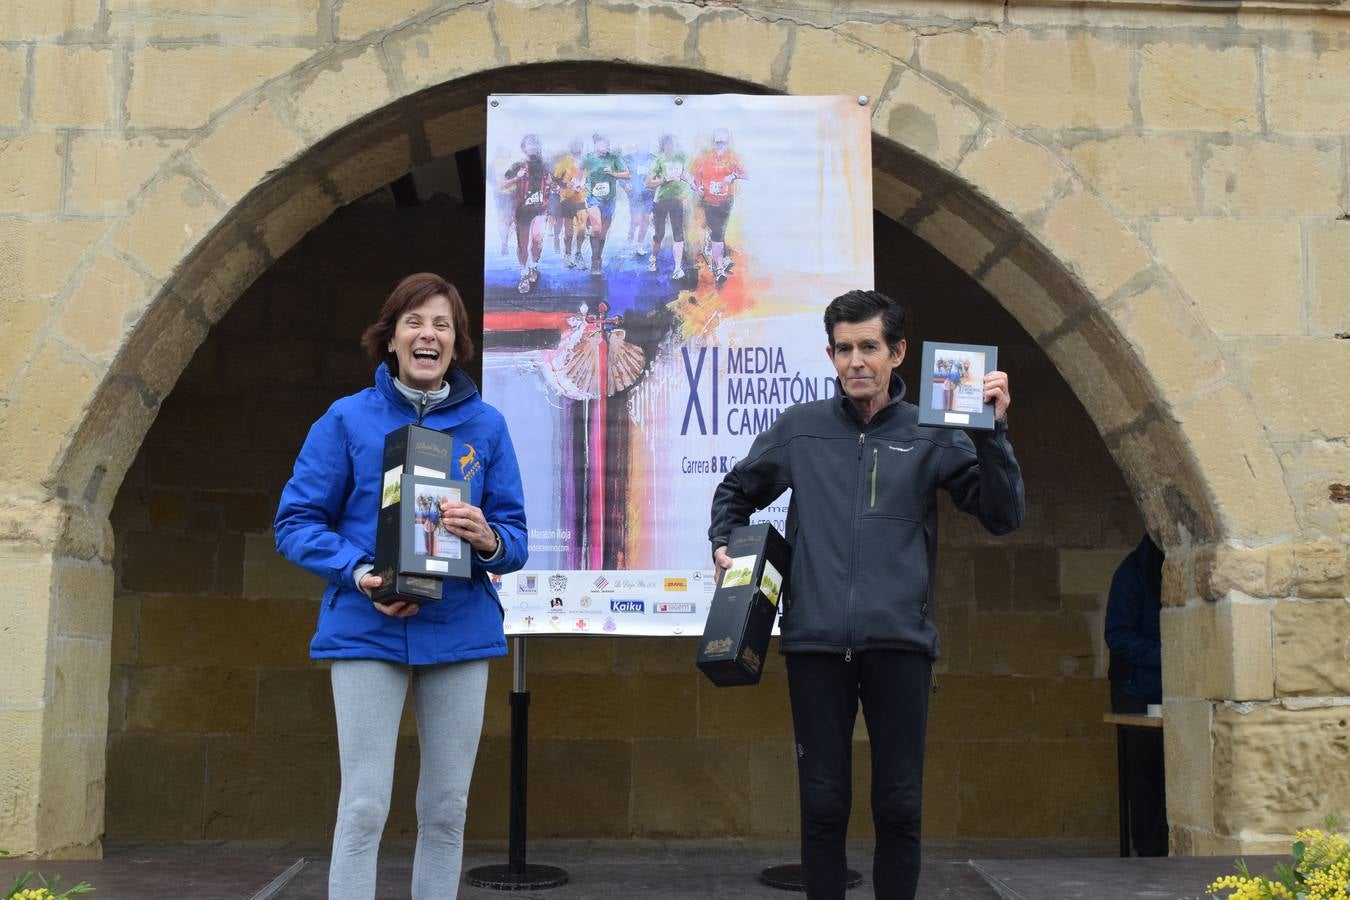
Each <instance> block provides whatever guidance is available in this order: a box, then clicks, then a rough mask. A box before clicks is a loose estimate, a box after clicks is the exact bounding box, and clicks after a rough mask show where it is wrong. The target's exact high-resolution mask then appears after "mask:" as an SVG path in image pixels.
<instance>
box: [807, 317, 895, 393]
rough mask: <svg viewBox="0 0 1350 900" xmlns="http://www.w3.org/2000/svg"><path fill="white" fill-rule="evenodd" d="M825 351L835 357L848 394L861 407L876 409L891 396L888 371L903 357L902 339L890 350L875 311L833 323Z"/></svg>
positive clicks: (833, 358)
mask: <svg viewBox="0 0 1350 900" xmlns="http://www.w3.org/2000/svg"><path fill="white" fill-rule="evenodd" d="M825 352H826V353H828V354H829V355H830V359H831V360H833V361H834V368H835V370H836V371H837V372H838V373H839V382H840V384H842V385H843V386H844V393H845V394H846V395H847V396H848V398H849V399H850V400H852V401H853V402H854V403H855V404H857V405H858V407H859V408H860V409H864V410H868V411H871V412H875V411H876V410H877V409H880V408H881V407H882V406H884V405H885V404H886V401H887V400H888V399H889V398H890V385H891V371H892V370H893V369H894V368H895V367H896V366H898V365H900V362H901V360H903V359H904V358H905V342H904V341H903V340H902V341H901V342H900V343H899V345H898V347H897V349H896V350H895V351H894V352H892V351H891V349H890V348H889V347H887V346H886V336H885V335H884V334H883V333H882V329H881V316H879V315H878V316H876V317H874V318H871V319H868V320H866V321H865V322H840V323H838V324H837V325H835V326H834V342H833V343H832V344H830V346H828V347H826V348H825Z"/></svg>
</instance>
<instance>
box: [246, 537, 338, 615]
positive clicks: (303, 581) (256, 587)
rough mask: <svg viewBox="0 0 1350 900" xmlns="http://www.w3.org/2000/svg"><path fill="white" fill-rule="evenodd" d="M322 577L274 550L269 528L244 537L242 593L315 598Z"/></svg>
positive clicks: (257, 595)
mask: <svg viewBox="0 0 1350 900" xmlns="http://www.w3.org/2000/svg"><path fill="white" fill-rule="evenodd" d="M323 590H324V580H323V579H322V578H320V577H318V576H317V575H313V574H311V573H310V572H307V571H305V570H304V569H302V568H300V567H299V566H297V565H295V564H294V563H291V562H288V561H287V560H285V559H283V558H282V557H281V555H280V554H279V553H277V549H276V544H275V540H274V538H273V537H272V533H271V531H268V532H267V533H266V534H249V535H245V536H244V594H245V595H246V596H249V597H297V598H310V599H313V598H316V597H318V596H319V595H320V594H322V593H323Z"/></svg>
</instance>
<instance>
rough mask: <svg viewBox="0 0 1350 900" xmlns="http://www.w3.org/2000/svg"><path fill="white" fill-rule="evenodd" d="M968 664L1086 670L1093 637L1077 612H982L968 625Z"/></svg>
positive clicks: (1008, 669)
mask: <svg viewBox="0 0 1350 900" xmlns="http://www.w3.org/2000/svg"><path fill="white" fill-rule="evenodd" d="M970 641H971V647H970V655H971V668H972V670H973V671H974V672H977V673H987V674H993V675H1049V676H1055V675H1073V674H1075V673H1091V672H1092V668H1093V657H1094V650H1093V641H1092V634H1091V632H1090V630H1089V622H1088V619H1087V617H1086V616H1084V615H1082V614H1081V613H1067V612H1050V613H1044V612H1042V613H1029V612H987V613H981V614H980V615H978V616H976V617H975V618H974V620H973V621H972V622H971V627H970Z"/></svg>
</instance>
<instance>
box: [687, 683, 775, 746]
mask: <svg viewBox="0 0 1350 900" xmlns="http://www.w3.org/2000/svg"><path fill="white" fill-rule="evenodd" d="M697 683H698V734H699V736H700V737H716V738H727V739H744V740H754V739H756V738H761V737H768V738H782V739H784V740H787V739H790V738H791V737H792V714H791V712H790V710H789V709H788V699H787V697H788V695H787V675H786V674H785V673H777V672H774V673H769V672H766V673H765V674H764V676H763V678H762V680H761V682H760V685H759V687H758V688H756V689H755V690H754V691H731V690H727V689H725V688H719V687H717V686H716V685H714V684H713V683H712V682H711V681H709V680H708V679H707V678H705V677H704V676H703V675H702V674H700V675H699V676H698V682H697Z"/></svg>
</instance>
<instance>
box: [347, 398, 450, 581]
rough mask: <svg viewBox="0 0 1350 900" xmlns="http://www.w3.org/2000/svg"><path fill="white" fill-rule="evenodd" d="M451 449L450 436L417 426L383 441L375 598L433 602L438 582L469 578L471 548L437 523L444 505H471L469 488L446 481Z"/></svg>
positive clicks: (400, 429)
mask: <svg viewBox="0 0 1350 900" xmlns="http://www.w3.org/2000/svg"><path fill="white" fill-rule="evenodd" d="M453 449H454V439H453V438H452V437H451V436H450V435H449V434H447V433H446V432H443V431H435V430H433V429H430V428H423V427H422V426H420V425H407V426H404V427H403V428H397V429H395V430H394V431H391V432H389V434H388V435H386V436H385V439H384V478H383V483H382V484H381V490H380V515H379V526H378V528H377V530H376V533H375V568H374V570H373V571H372V573H371V574H373V575H378V576H380V578H381V584H380V586H379V587H377V588H375V589H374V590H373V591H372V592H371V593H372V598H373V599H375V600H378V601H380V602H381V603H388V602H389V601H390V600H408V601H411V602H413V603H432V602H435V601H437V600H439V599H441V589H442V584H441V580H442V579H444V578H468V577H469V575H470V566H471V564H472V557H471V556H470V553H471V552H472V549H471V548H470V547H469V544H468V542H467V541H465V540H464V539H462V538H460V537H457V536H456V535H454V534H451V533H450V532H449V531H448V530H447V529H446V528H445V526H444V525H442V524H441V501H442V500H451V501H456V500H463V501H465V502H472V498H471V497H470V495H469V485H468V483H467V482H464V481H459V480H456V479H453V478H450V477H449V476H450V469H451V459H452V454H451V451H452V450H453Z"/></svg>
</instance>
